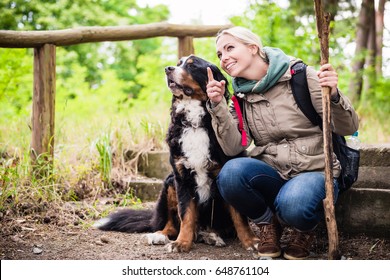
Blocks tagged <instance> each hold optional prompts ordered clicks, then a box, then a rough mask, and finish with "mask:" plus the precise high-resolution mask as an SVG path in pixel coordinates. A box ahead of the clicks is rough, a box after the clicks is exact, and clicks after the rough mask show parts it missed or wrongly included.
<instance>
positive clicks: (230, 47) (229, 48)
mask: <svg viewBox="0 0 390 280" xmlns="http://www.w3.org/2000/svg"><path fill="white" fill-rule="evenodd" d="M232 49H234V47H233V46H228V47H227V48H226V50H228V51H231V50H232Z"/></svg>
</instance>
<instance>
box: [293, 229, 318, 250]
mask: <svg viewBox="0 0 390 280" xmlns="http://www.w3.org/2000/svg"><path fill="white" fill-rule="evenodd" d="M312 239H313V233H312V232H308V233H304V232H299V231H296V230H294V233H293V237H292V240H293V241H292V244H293V245H294V246H297V247H300V248H303V249H307V247H308V245H309V244H310V243H311V240H312Z"/></svg>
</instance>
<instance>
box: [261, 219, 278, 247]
mask: <svg viewBox="0 0 390 280" xmlns="http://www.w3.org/2000/svg"><path fill="white" fill-rule="evenodd" d="M258 227H259V229H260V242H261V244H263V245H264V244H275V243H276V242H277V241H278V237H277V232H276V228H275V226H274V225H273V224H263V225H258Z"/></svg>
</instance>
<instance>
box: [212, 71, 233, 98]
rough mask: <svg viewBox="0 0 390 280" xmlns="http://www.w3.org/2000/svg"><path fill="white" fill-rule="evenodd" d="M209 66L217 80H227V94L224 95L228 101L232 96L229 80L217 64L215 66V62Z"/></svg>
mask: <svg viewBox="0 0 390 280" xmlns="http://www.w3.org/2000/svg"><path fill="white" fill-rule="evenodd" d="M209 67H210V69H211V71H212V72H213V76H214V79H215V80H217V81H222V80H224V81H225V95H224V97H225V99H226V101H228V100H229V98H230V92H229V82H228V80H227V79H226V77H225V76H224V75H223V74H222V72H221V70H220V69H219V68H218V67H217V66H215V65H214V64H210V65H209Z"/></svg>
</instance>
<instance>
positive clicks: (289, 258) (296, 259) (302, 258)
mask: <svg viewBox="0 0 390 280" xmlns="http://www.w3.org/2000/svg"><path fill="white" fill-rule="evenodd" d="M283 257H284V258H285V259H287V260H292V261H301V260H306V259H307V258H308V257H309V256H307V257H301V258H298V257H294V256H291V255H289V254H286V253H284V254H283Z"/></svg>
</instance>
